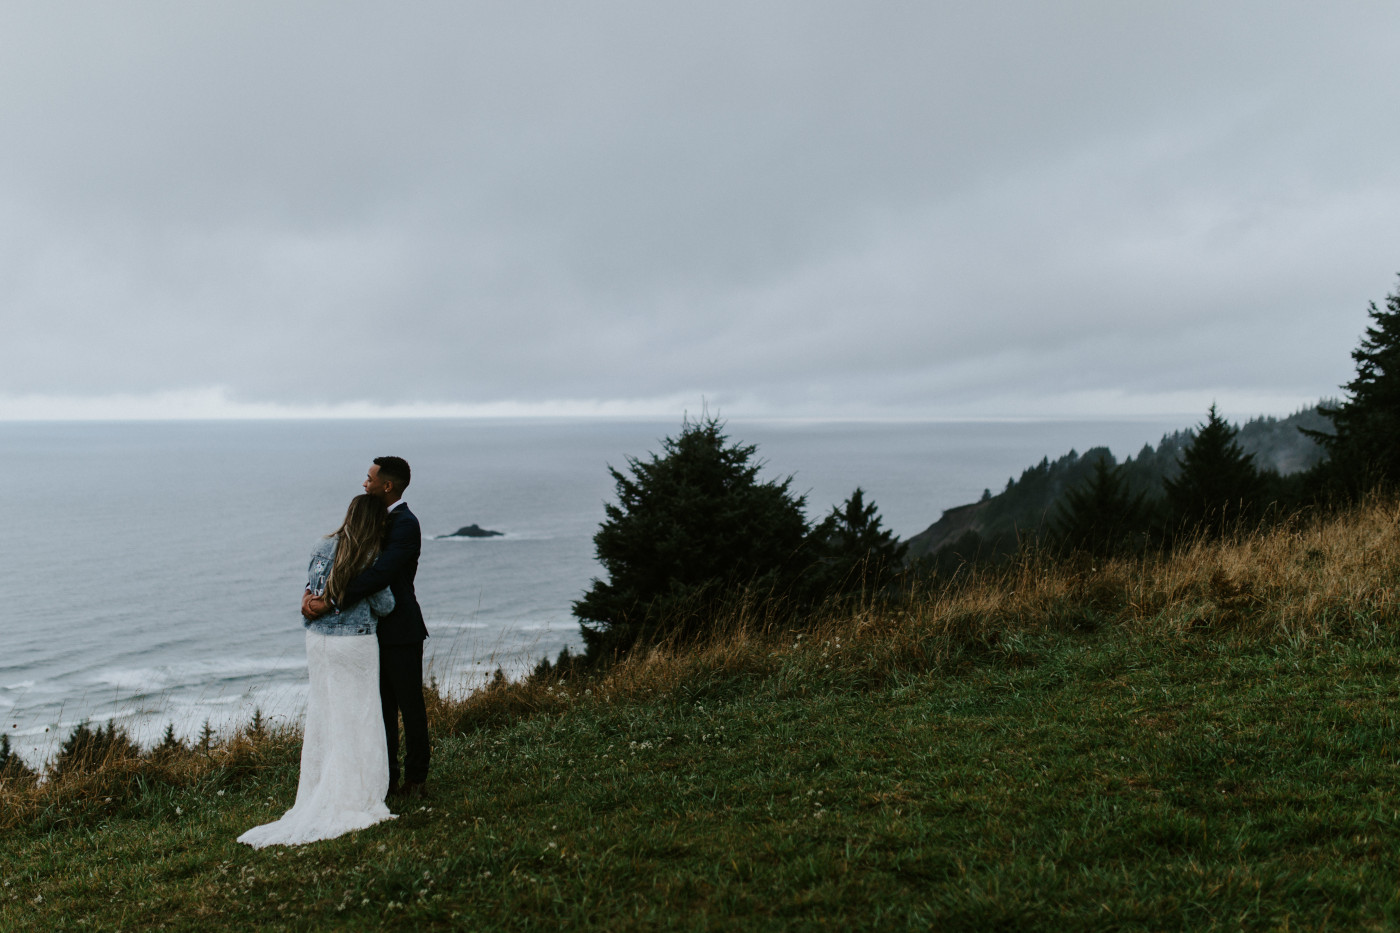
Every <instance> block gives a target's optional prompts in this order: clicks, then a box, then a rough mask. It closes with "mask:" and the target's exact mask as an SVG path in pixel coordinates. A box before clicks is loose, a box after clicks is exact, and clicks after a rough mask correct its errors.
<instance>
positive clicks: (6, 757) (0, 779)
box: [0, 735, 39, 784]
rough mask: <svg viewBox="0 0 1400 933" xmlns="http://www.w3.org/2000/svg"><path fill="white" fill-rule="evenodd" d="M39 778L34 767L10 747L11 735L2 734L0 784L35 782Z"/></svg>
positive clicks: (0, 736)
mask: <svg viewBox="0 0 1400 933" xmlns="http://www.w3.org/2000/svg"><path fill="white" fill-rule="evenodd" d="M38 779H39V775H37V774H35V773H34V769H33V768H30V767H29V766H28V765H27V764H25V763H24V760H23V759H22V758H20V757H19V756H18V755H16V754H15V753H14V751H13V750H11V748H10V737H9V736H8V735H0V784H6V783H12V784H33V783H34V782H35V781H37V780H38Z"/></svg>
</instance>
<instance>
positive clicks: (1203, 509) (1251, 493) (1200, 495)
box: [1163, 404, 1264, 536]
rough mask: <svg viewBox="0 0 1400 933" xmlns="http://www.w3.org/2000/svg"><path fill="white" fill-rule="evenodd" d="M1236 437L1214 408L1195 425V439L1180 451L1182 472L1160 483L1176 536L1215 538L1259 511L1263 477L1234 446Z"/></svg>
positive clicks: (1246, 455)
mask: <svg viewBox="0 0 1400 933" xmlns="http://www.w3.org/2000/svg"><path fill="white" fill-rule="evenodd" d="M1238 433H1239V429H1237V428H1234V427H1231V426H1230V425H1229V424H1228V423H1227V422H1226V421H1225V419H1224V418H1221V417H1220V415H1219V413H1218V412H1217V411H1216V410H1215V405H1213V404H1212V405H1211V406H1210V412H1209V413H1208V415H1207V416H1206V420H1205V423H1203V424H1200V425H1197V426H1196V436H1195V437H1193V438H1192V439H1191V443H1189V444H1188V445H1186V448H1185V449H1184V450H1182V452H1181V458H1180V460H1179V461H1178V463H1179V464H1180V466H1181V470H1180V472H1179V473H1178V474H1177V476H1176V478H1174V479H1166V480H1163V486H1164V488H1165V489H1166V493H1167V503H1168V505H1169V506H1170V508H1171V513H1172V518H1173V520H1174V523H1175V526H1176V529H1177V531H1178V532H1182V533H1186V534H1190V533H1192V532H1195V531H1201V532H1203V533H1205V534H1207V535H1212V536H1214V535H1219V534H1221V533H1222V532H1224V531H1225V530H1226V529H1227V528H1228V527H1229V526H1230V525H1232V524H1234V523H1235V522H1237V521H1239V520H1241V519H1243V518H1247V517H1248V516H1249V515H1250V514H1251V513H1253V512H1254V511H1255V510H1256V509H1257V507H1258V505H1259V499H1260V497H1261V496H1262V495H1263V489H1264V483H1263V478H1262V477H1261V476H1260V475H1259V470H1258V469H1257V468H1256V467H1255V466H1254V456H1253V455H1252V454H1247V453H1245V452H1244V451H1243V450H1242V449H1241V448H1240V445H1239V444H1238V443H1236V441H1235V435H1237V434H1238Z"/></svg>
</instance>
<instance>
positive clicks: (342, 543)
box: [326, 494, 389, 604]
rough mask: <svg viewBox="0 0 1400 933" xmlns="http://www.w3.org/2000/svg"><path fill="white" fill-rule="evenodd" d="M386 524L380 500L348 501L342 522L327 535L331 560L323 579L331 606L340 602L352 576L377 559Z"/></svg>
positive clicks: (361, 499)
mask: <svg viewBox="0 0 1400 933" xmlns="http://www.w3.org/2000/svg"><path fill="white" fill-rule="evenodd" d="M388 523H389V512H388V510H387V509H385V508H384V500H383V499H380V498H379V497H378V496H371V495H368V494H366V495H360V496H356V497H355V498H353V499H351V500H350V508H348V509H346V510H345V521H343V522H341V523H340V527H339V528H337V529H336V530H335V532H334V533H333V534H332V535H330V537H333V538H335V539H336V545H335V560H334V561H333V562H332V563H331V572H330V577H329V578H328V579H327V580H326V596H327V597H329V598H330V599H331V600H333V601H334V602H335V603H337V604H339V603H340V597H341V596H342V595H343V594H344V593H345V588H346V587H347V586H349V585H350V581H351V580H353V579H355V575H356V574H358V573H359V572H360V571H362V570H364V569H365V568H366V567H368V566H369V565H370V564H372V563H374V559H375V558H376V557H378V556H379V548H380V545H381V544H382V543H383V540H384V528H385V526H387V525H388Z"/></svg>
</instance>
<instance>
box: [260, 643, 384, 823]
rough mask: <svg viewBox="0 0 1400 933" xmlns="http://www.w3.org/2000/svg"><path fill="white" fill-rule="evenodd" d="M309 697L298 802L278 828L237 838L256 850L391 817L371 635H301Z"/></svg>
mask: <svg viewBox="0 0 1400 933" xmlns="http://www.w3.org/2000/svg"><path fill="white" fill-rule="evenodd" d="M306 661H307V666H308V667H309V668H310V673H311V696H310V699H308V701H307V704H306V733H305V736H304V738H303V740H302V746H301V780H300V781H299V783H298V784H297V799H296V803H295V804H294V805H293V806H292V808H291V809H290V810H288V811H287V812H286V813H285V814H283V816H282V818H281V819H280V820H278V821H277V822H275V823H267V824H265V825H263V826H257V827H254V828H253V829H250V830H248V831H247V832H246V833H244V834H243V835H241V836H239V837H238V841H239V842H246V843H248V844H249V845H250V846H253V847H254V848H256V849H260V848H262V847H263V846H270V845H299V844H301V843H304V842H315V841H316V840H318V839H333V838H335V837H336V836H340V835H343V834H344V833H348V832H351V831H353V830H356V829H364V828H365V827H366V826H373V825H374V824H375V823H378V822H380V821H381V820H391V819H393V818H394V815H393V814H392V813H390V812H389V808H388V807H387V806H385V805H384V795H385V794H387V793H388V791H389V753H388V748H387V745H386V742H385V739H384V720H383V714H382V713H381V712H380V705H379V641H378V639H376V638H375V637H374V636H373V635H322V634H320V633H319V632H312V631H308V632H307V633H306Z"/></svg>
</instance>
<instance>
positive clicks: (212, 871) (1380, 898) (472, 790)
mask: <svg viewBox="0 0 1400 933" xmlns="http://www.w3.org/2000/svg"><path fill="white" fill-rule="evenodd" d="M1397 518H1400V509H1398V508H1397V506H1396V505H1395V504H1394V503H1380V502H1378V503H1372V504H1370V505H1368V506H1366V507H1364V508H1360V509H1358V510H1356V511H1353V512H1350V513H1348V514H1346V515H1344V516H1340V517H1336V518H1331V519H1326V520H1321V519H1319V520H1317V521H1315V522H1313V523H1311V524H1298V525H1295V526H1294V527H1289V528H1278V529H1274V530H1271V531H1269V532H1267V533H1265V534H1262V535H1257V536H1251V537H1246V538H1244V539H1242V540H1239V541H1235V542H1231V543H1226V544H1219V545H1201V546H1199V547H1196V548H1187V549H1182V550H1180V551H1178V552H1177V553H1176V554H1174V555H1173V556H1171V557H1169V558H1162V559H1146V560H1139V561H1135V562H1132V563H1125V562H1117V563H1108V564H1104V565H1100V566H1095V565H1091V564H1083V565H1078V566H1063V565H1061V566H1051V565H1044V564H1040V563H1037V562H1036V560H1035V559H1034V558H1027V559H1026V560H1024V561H1022V562H1020V563H1019V564H1016V565H1014V566H1011V567H1006V568H1002V569H1000V570H998V571H995V572H993V571H986V572H984V573H983V575H981V576H972V577H969V578H967V579H964V580H962V581H961V582H960V583H959V584H958V586H957V587H956V588H955V589H948V590H943V591H941V592H938V593H931V594H927V595H925V596H923V597H922V598H920V599H918V600H916V601H915V602H914V603H912V604H910V605H908V606H905V607H902V608H899V609H887V610H876V609H870V610H867V611H861V612H854V613H843V614H839V615H835V616H833V617H831V618H826V619H822V620H816V621H814V622H813V624H812V626H811V627H810V628H808V629H807V630H806V631H803V632H793V631H780V630H774V629H771V628H765V627H764V626H763V625H762V624H761V623H760V621H759V620H758V619H757V618H756V617H752V616H745V615H744V614H742V613H740V614H738V615H736V617H735V618H734V619H732V620H730V622H731V624H730V625H729V628H728V631H727V633H726V634H725V635H724V636H723V637H720V638H718V639H717V640H716V641H715V642H714V643H713V644H711V645H709V646H707V647H704V648H702V649H699V650H695V651H690V652H686V653H680V652H672V651H664V650H663V651H656V652H653V653H652V654H651V655H650V656H648V657H645V658H638V659H636V660H634V661H632V662H629V663H627V664H624V665H621V666H619V667H617V668H615V669H614V670H612V671H611V672H610V673H609V674H608V675H607V676H605V677H600V678H597V679H594V680H578V681H573V682H563V683H558V682H556V683H543V682H541V683H533V684H524V685H522V684H514V685H499V686H495V687H492V688H489V689H487V690H484V691H481V692H479V693H476V694H473V695H471V696H468V697H460V698H452V697H444V696H439V697H438V698H437V700H436V701H435V703H434V704H433V708H432V720H433V727H434V734H435V759H434V766H433V778H432V780H433V785H434V788H433V789H434V796H433V797H432V799H431V800H429V801H427V802H425V803H422V804H418V803H415V804H412V805H409V806H405V807H403V808H401V812H400V816H399V818H398V819H397V820H395V821H394V822H392V823H389V824H384V825H380V826H377V827H373V828H371V829H368V830H365V831H362V832H359V833H356V834H353V835H351V836H348V837H344V838H342V839H339V840H334V841H331V842H326V843H319V844H315V845H311V846H306V847H301V848H296V849H290V850H288V849H280V848H279V849H274V850H264V851H261V852H254V851H252V850H250V849H247V848H246V847H243V846H240V845H238V844H237V843H235V842H234V841H233V840H234V837H235V836H236V835H237V834H238V833H239V832H241V831H242V830H244V829H246V828H247V827H249V826H251V825H254V824H256V823H260V822H264V821H266V820H268V819H271V818H273V817H275V816H276V815H278V814H279V813H280V812H281V811H282V810H283V809H285V808H286V807H287V806H288V805H289V804H290V802H291V799H292V796H293V794H294V790H295V781H296V759H297V751H298V749H297V740H296V737H295V736H293V735H285V734H279V735H246V734H245V735H243V736H240V737H237V738H236V739H234V740H231V741H229V742H227V743H225V744H223V745H219V746H217V747H214V748H211V749H210V750H209V751H208V752H207V753H201V752H181V753H178V754H172V753H169V752H167V754H166V755H165V756H164V757H163V758H162V759H161V760H160V761H155V760H151V759H150V758H140V759H132V758H126V759H119V760H112V761H108V762H107V763H105V765H103V766H102V767H100V768H99V769H97V770H96V771H93V772H90V773H86V774H70V775H67V776H65V777H63V778H61V779H58V780H54V781H51V782H48V783H46V784H44V785H41V786H38V787H28V786H23V785H22V784H20V783H18V782H16V781H14V780H10V781H7V782H6V783H5V784H3V785H0V833H2V834H3V838H4V840H5V845H4V846H3V847H0V929H6V930H8V929H43V930H51V929H117V928H160V927H162V926H163V927H164V928H167V929H195V928H210V927H215V928H224V927H228V928H235V929H254V928H259V929H325V928H347V929H403V930H413V929H456V928H464V929H477V930H479V929H521V930H525V929H549V930H554V929H559V928H566V929H600V930H601V929H607V930H615V929H707V928H745V929H775V930H776V929H794V928H796V929H818V928H825V927H831V926H837V925H839V926H842V927H846V928H851V929H871V930H874V929H880V930H888V929H920V930H923V929H928V928H930V926H932V927H933V928H937V929H968V930H974V929H975V930H986V929H1007V930H1013V929H1014V930H1026V929H1056V930H1060V929H1094V930H1101V929H1190V930H1199V929H1294V928H1312V929H1317V928H1323V927H1327V928H1334V929H1368V928H1386V927H1389V926H1392V925H1394V924H1395V923H1396V918H1397V915H1398V914H1400V896H1397V889H1396V883H1395V878H1396V877H1397V876H1400V739H1397V716H1396V700H1397V693H1398V692H1400V629H1397V623H1398V622H1400V612H1397V604H1396V596H1395V588H1394V583H1395V580H1396V575H1397V572H1400V531H1397V525H1396V521H1397Z"/></svg>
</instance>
